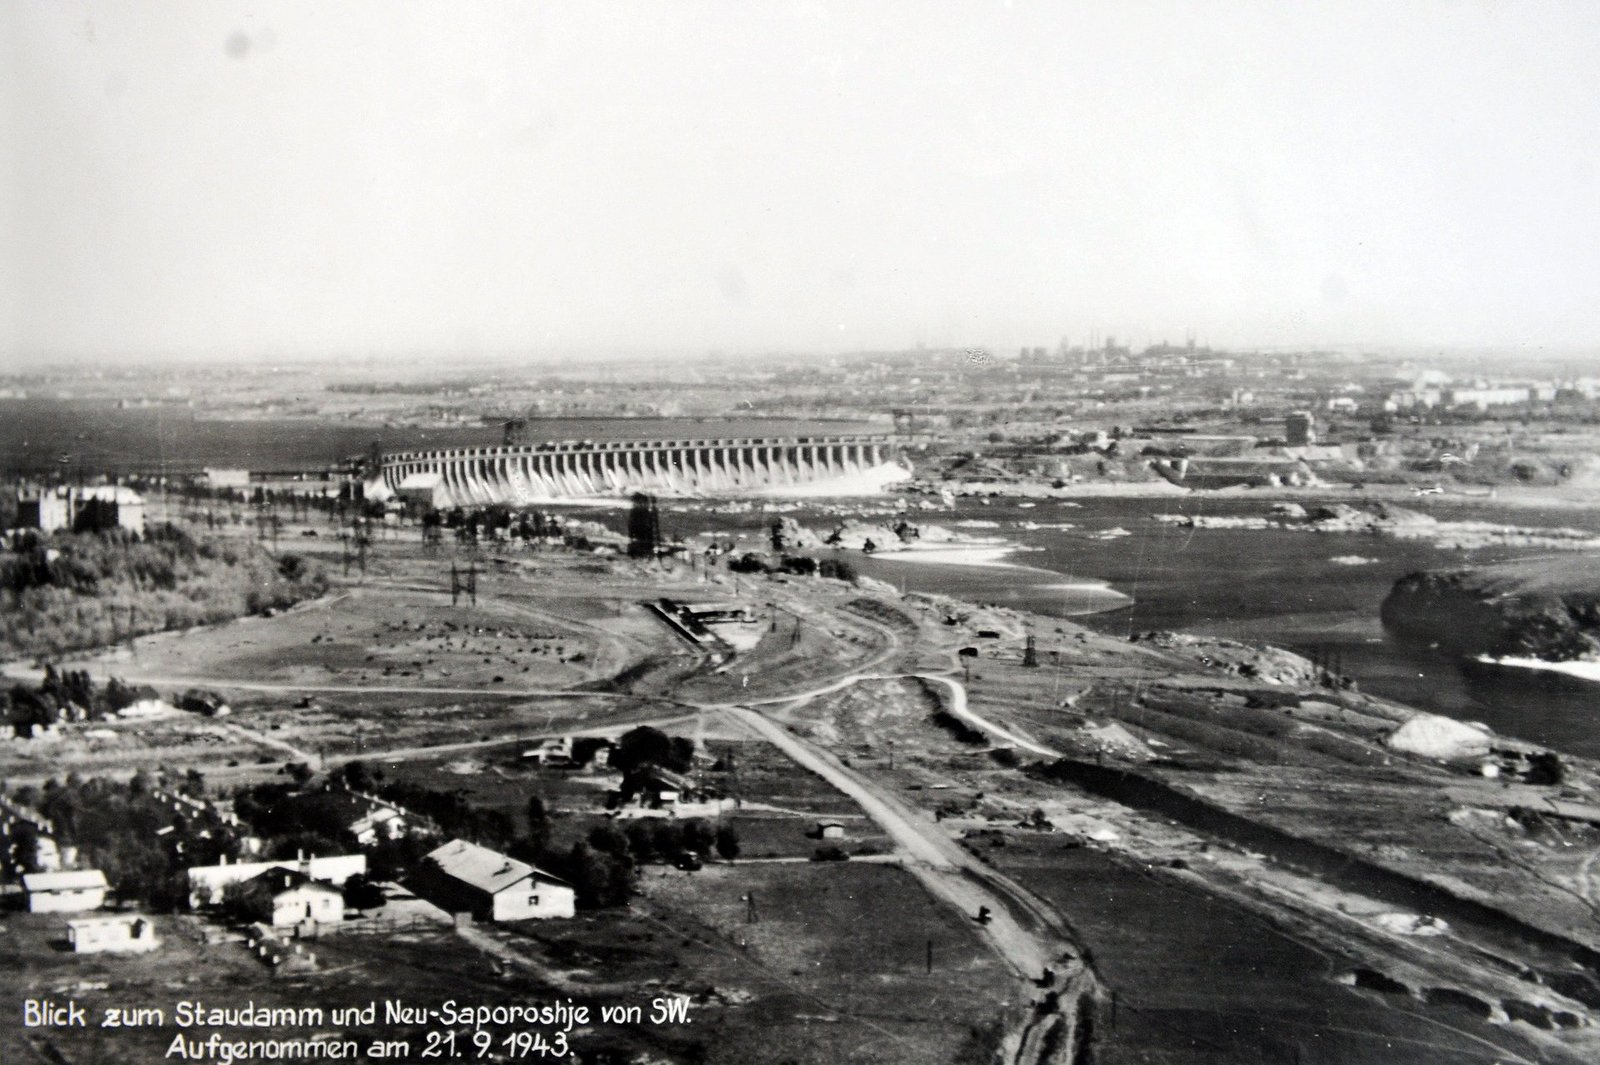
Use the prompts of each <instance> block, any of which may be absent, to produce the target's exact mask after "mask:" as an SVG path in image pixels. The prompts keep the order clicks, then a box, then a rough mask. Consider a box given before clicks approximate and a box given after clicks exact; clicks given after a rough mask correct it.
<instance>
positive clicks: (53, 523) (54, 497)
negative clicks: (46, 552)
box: [17, 488, 72, 532]
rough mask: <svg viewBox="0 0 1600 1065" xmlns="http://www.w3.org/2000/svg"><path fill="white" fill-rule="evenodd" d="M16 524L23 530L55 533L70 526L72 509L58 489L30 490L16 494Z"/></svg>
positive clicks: (64, 495) (63, 493)
mask: <svg viewBox="0 0 1600 1065" xmlns="http://www.w3.org/2000/svg"><path fill="white" fill-rule="evenodd" d="M17 524H18V525H20V526H22V527H23V528H25V529H38V530H39V531H40V532H56V531H58V530H61V529H67V528H71V526H72V507H71V506H70V505H69V503H68V501H67V494H66V493H65V492H63V491H61V490H60V489H49V488H31V489H24V490H22V491H20V492H18V493H17Z"/></svg>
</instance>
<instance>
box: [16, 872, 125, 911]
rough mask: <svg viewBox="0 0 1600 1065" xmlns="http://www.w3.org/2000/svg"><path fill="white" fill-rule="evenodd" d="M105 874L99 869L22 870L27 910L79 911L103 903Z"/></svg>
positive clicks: (95, 908)
mask: <svg viewBox="0 0 1600 1065" xmlns="http://www.w3.org/2000/svg"><path fill="white" fill-rule="evenodd" d="M110 889H111V885H110V884H107V883H106V874H104V873H102V872H101V871H100V870H98V869H70V870H63V871H60V872H54V873H24V874H23V876H22V890H23V891H24V892H25V893H26V894H27V896H28V912H29V913H81V912H82V911H84V910H98V909H99V908H100V907H102V906H104V905H105V904H106V892H107V891H109V890H110Z"/></svg>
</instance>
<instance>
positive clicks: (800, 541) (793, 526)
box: [772, 515, 822, 551]
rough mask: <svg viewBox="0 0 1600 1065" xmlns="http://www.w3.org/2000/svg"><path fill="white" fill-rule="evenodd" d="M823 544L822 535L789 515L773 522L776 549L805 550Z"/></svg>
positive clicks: (773, 546)
mask: <svg viewBox="0 0 1600 1065" xmlns="http://www.w3.org/2000/svg"><path fill="white" fill-rule="evenodd" d="M821 546H822V537H820V536H818V535H817V534H816V533H814V532H812V531H811V530H810V529H808V528H806V527H805V526H804V525H801V524H800V523H799V522H797V521H795V520H794V519H793V518H791V517H789V516H788V515H784V516H783V517H781V518H779V519H778V520H777V521H775V522H773V523H772V548H773V550H774V551H803V550H807V549H812V548H818V547H821Z"/></svg>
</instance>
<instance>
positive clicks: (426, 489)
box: [394, 473, 450, 510]
mask: <svg viewBox="0 0 1600 1065" xmlns="http://www.w3.org/2000/svg"><path fill="white" fill-rule="evenodd" d="M394 494H395V495H396V496H397V497H399V498H400V499H401V500H402V501H403V502H406V503H416V504H418V505H420V506H423V507H426V508H428V509H430V510H440V509H442V508H444V507H448V506H449V505H450V489H449V487H448V486H447V485H446V484H445V483H444V476H443V475H442V474H438V473H413V474H408V475H407V476H406V478H405V480H403V481H401V482H400V483H399V485H397V486H396V487H395V490H394Z"/></svg>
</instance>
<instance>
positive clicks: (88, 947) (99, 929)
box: [67, 914, 161, 954]
mask: <svg viewBox="0 0 1600 1065" xmlns="http://www.w3.org/2000/svg"><path fill="white" fill-rule="evenodd" d="M67 945H68V946H69V947H71V948H72V952H73V953H74V954H142V953H144V952H145V951H148V950H155V949H156V948H157V947H159V946H160V945H161V941H160V940H159V939H158V938H156V926H155V924H154V923H153V922H152V921H151V920H150V918H148V917H140V916H138V915H136V914H117V915H114V916H107V917H80V918H78V919H77V920H74V921H68V922H67Z"/></svg>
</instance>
